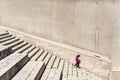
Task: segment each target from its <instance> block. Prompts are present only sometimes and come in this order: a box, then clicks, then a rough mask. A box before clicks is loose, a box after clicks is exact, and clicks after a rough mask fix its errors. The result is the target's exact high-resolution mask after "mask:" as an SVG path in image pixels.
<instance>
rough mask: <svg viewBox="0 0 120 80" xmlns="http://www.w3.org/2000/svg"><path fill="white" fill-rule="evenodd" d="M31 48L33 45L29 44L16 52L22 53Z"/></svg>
mask: <svg viewBox="0 0 120 80" xmlns="http://www.w3.org/2000/svg"><path fill="white" fill-rule="evenodd" d="M31 46H32V45H31V44H27V45H25V46H23V47H22V48H20V49H18V50H17V51H16V52H18V53H22V52H24V51H25V50H27V49H28V48H30V47H31Z"/></svg>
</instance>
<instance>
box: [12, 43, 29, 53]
mask: <svg viewBox="0 0 120 80" xmlns="http://www.w3.org/2000/svg"><path fill="white" fill-rule="evenodd" d="M27 44H28V43H27V42H23V43H21V44H19V45H17V46H15V47H13V48H12V50H13V52H14V51H16V50H18V49H20V48H22V47H23V46H25V45H27Z"/></svg>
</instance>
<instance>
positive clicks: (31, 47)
mask: <svg viewBox="0 0 120 80" xmlns="http://www.w3.org/2000/svg"><path fill="white" fill-rule="evenodd" d="M34 49H35V46H30V47H29V48H28V49H26V50H25V51H24V52H23V53H27V54H29V53H30V52H31V51H32V50H34Z"/></svg>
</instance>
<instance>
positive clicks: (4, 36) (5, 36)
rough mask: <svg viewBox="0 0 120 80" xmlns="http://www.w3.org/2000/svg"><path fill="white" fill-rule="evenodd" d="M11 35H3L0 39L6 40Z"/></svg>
mask: <svg viewBox="0 0 120 80" xmlns="http://www.w3.org/2000/svg"><path fill="white" fill-rule="evenodd" d="M11 36H12V35H11V34H10V35H3V36H0V39H4V38H8V37H11Z"/></svg>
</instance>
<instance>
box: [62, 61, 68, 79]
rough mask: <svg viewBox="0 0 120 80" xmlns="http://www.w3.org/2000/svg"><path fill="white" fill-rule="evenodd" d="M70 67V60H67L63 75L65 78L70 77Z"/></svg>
mask: <svg viewBox="0 0 120 80" xmlns="http://www.w3.org/2000/svg"><path fill="white" fill-rule="evenodd" d="M68 67H69V62H68V61H67V60H65V63H64V68H63V77H62V78H63V79H67V78H68Z"/></svg>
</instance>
